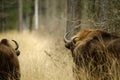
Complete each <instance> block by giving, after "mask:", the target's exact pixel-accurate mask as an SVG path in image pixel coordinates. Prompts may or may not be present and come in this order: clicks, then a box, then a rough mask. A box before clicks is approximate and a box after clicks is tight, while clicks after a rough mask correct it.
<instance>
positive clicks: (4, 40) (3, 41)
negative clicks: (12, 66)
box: [0, 39, 9, 46]
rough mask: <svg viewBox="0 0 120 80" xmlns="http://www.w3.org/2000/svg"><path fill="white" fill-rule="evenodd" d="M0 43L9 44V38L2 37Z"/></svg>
mask: <svg viewBox="0 0 120 80" xmlns="http://www.w3.org/2000/svg"><path fill="white" fill-rule="evenodd" d="M0 43H1V44H4V45H7V46H9V44H8V40H7V39H2V40H1V42H0Z"/></svg>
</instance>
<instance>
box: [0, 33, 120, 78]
mask: <svg viewBox="0 0 120 80" xmlns="http://www.w3.org/2000/svg"><path fill="white" fill-rule="evenodd" d="M40 33H42V34H40ZM40 33H36V32H33V33H29V32H23V33H21V34H19V33H17V32H9V33H1V34H0V39H2V38H7V39H9V40H11V39H15V40H16V41H18V43H19V45H20V51H21V55H20V56H19V61H20V66H21V74H22V76H21V80H76V79H75V76H76V75H75V74H73V71H72V68H73V67H74V64H73V61H72V57H71V55H70V54H69V53H71V52H69V51H68V50H67V49H65V47H64V42H63V38H62V36H61V37H59V36H56V37H54V36H53V35H49V34H47V33H43V32H40ZM111 61H112V65H110V66H111V68H110V69H109V72H110V73H109V74H110V75H111V76H112V79H111V80H119V79H120V72H119V71H120V65H119V64H118V67H116V62H118V61H116V60H114V59H111ZM117 68H118V69H117ZM77 73H78V75H79V77H80V78H81V80H102V76H99V77H98V78H97V79H96V78H94V77H92V76H91V75H90V71H89V70H88V69H86V68H81V69H80V70H79V71H77ZM103 75H105V73H103ZM118 76H119V77H118ZM107 80H109V79H107Z"/></svg>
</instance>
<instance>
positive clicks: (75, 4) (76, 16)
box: [66, 0, 82, 32]
mask: <svg viewBox="0 0 120 80" xmlns="http://www.w3.org/2000/svg"><path fill="white" fill-rule="evenodd" d="M81 6H82V5H81V0H67V28H66V32H69V31H72V30H73V31H74V30H75V29H76V28H77V30H78V28H80V23H81V9H82V8H81Z"/></svg>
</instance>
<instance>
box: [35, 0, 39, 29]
mask: <svg viewBox="0 0 120 80" xmlns="http://www.w3.org/2000/svg"><path fill="white" fill-rule="evenodd" d="M38 18H39V16H38V0H35V29H36V30H37V29H38Z"/></svg>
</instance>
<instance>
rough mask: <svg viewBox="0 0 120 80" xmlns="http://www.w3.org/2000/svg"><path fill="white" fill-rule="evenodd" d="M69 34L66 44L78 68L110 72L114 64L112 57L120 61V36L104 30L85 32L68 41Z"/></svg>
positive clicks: (65, 40)
mask: <svg viewBox="0 0 120 80" xmlns="http://www.w3.org/2000/svg"><path fill="white" fill-rule="evenodd" d="M69 33H70V32H68V33H66V35H65V36H64V42H65V46H66V48H68V49H70V50H71V52H72V57H73V60H74V62H75V64H76V67H77V68H81V67H85V68H88V69H89V71H93V69H96V70H94V71H96V72H97V73H98V72H100V71H103V72H108V66H110V65H111V64H112V63H111V58H110V57H111V56H112V57H115V58H117V59H120V36H118V35H116V34H112V33H108V32H105V31H103V30H83V31H80V32H78V33H77V34H76V35H75V36H73V37H72V38H71V39H70V40H68V39H67V38H66V37H67V36H68V35H69ZM100 66H101V67H102V68H101V67H100ZM101 69H102V70H101ZM91 73H92V72H91ZM98 76H99V75H98Z"/></svg>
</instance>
